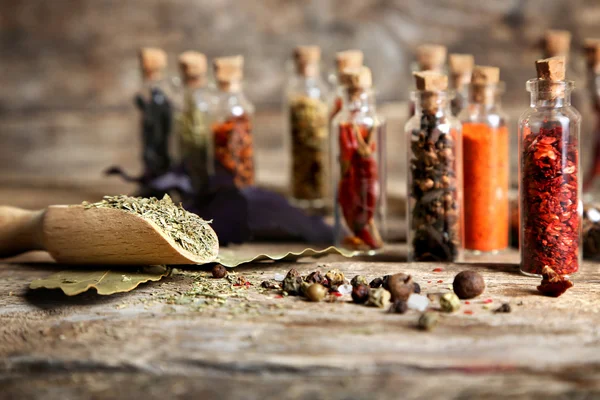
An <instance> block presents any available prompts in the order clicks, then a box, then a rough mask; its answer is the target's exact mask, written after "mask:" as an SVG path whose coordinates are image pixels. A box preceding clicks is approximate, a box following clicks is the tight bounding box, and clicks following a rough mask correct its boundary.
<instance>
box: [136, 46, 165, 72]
mask: <svg viewBox="0 0 600 400" xmlns="http://www.w3.org/2000/svg"><path fill="white" fill-rule="evenodd" d="M139 58H140V66H141V68H142V75H143V77H144V79H148V80H153V79H159V78H160V76H161V74H162V71H163V70H164V69H165V68H166V67H167V53H165V52H164V51H163V50H162V49H159V48H156V47H142V48H141V49H140V51H139Z"/></svg>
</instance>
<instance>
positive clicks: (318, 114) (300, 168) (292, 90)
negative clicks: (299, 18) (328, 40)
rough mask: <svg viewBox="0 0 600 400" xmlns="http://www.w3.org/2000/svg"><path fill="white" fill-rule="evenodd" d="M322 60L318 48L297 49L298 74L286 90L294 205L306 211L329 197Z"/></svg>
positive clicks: (291, 188)
mask: <svg viewBox="0 0 600 400" xmlns="http://www.w3.org/2000/svg"><path fill="white" fill-rule="evenodd" d="M320 60H321V49H320V48H319V47H317V46H298V47H297V48H296V49H295V51H294V64H295V69H296V73H295V74H294V75H293V76H292V77H291V78H290V80H289V82H288V84H287V86H286V89H285V108H286V114H287V117H288V128H287V132H286V140H285V141H286V142H287V144H288V147H289V151H290V155H291V168H290V194H291V201H292V202H293V203H295V204H296V205H298V206H300V207H302V208H307V209H320V208H323V207H324V205H325V199H326V195H327V178H326V176H327V162H328V159H327V137H328V135H327V132H328V126H327V125H328V118H327V97H326V96H327V88H326V86H325V83H324V82H323V80H322V79H321V76H320V69H319V62H320Z"/></svg>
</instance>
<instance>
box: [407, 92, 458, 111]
mask: <svg viewBox="0 0 600 400" xmlns="http://www.w3.org/2000/svg"><path fill="white" fill-rule="evenodd" d="M452 97H453V94H451V93H449V92H447V91H438V92H422V91H415V92H413V93H412V96H411V98H412V100H413V102H414V103H415V113H416V114H422V113H429V114H451V111H450V100H451V99H452Z"/></svg>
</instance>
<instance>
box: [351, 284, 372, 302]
mask: <svg viewBox="0 0 600 400" xmlns="http://www.w3.org/2000/svg"><path fill="white" fill-rule="evenodd" d="M368 299H369V286H367V285H365V284H358V285H356V286H354V287H353V288H352V301H354V302H355V303H356V304H363V303H366V302H367V300H368Z"/></svg>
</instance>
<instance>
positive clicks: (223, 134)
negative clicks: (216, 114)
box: [212, 114, 254, 187]
mask: <svg viewBox="0 0 600 400" xmlns="http://www.w3.org/2000/svg"><path fill="white" fill-rule="evenodd" d="M212 131H213V134H214V151H215V169H218V168H219V167H220V168H222V169H224V170H225V171H227V172H228V173H230V174H231V175H232V176H233V181H234V183H235V185H236V186H238V187H243V186H248V185H252V184H253V183H254V158H253V146H252V127H251V124H250V118H249V117H248V116H247V115H246V114H242V115H240V116H237V117H230V118H228V119H227V120H225V121H224V122H222V123H217V124H214V125H213V127H212Z"/></svg>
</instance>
